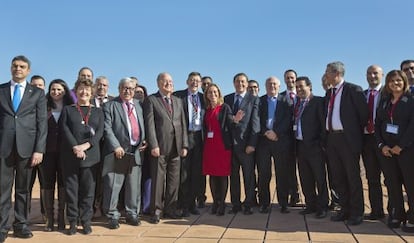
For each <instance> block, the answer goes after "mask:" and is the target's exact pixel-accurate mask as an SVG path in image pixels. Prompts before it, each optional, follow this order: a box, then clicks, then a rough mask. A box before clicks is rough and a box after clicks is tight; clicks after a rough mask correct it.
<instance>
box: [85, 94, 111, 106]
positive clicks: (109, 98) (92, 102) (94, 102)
mask: <svg viewBox="0 0 414 243" xmlns="http://www.w3.org/2000/svg"><path fill="white" fill-rule="evenodd" d="M114 98H115V97H113V96H110V95H108V101H107V102H109V101H111V100H113V99H114ZM107 102H105V103H107ZM91 104H92V105H94V106H96V100H95V97H93V98H92V99H91ZM99 108H102V107H99Z"/></svg>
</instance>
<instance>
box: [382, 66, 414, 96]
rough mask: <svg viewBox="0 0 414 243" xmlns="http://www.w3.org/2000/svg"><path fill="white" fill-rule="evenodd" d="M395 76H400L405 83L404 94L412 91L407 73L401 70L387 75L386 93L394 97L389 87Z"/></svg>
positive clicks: (392, 71)
mask: <svg viewBox="0 0 414 243" xmlns="http://www.w3.org/2000/svg"><path fill="white" fill-rule="evenodd" d="M395 76H400V77H401V78H402V80H403V82H404V88H403V90H404V93H407V92H408V91H409V89H410V84H409V83H408V78H407V75H406V74H405V72H403V71H401V70H391V71H389V72H388V73H387V76H386V77H385V89H384V92H385V93H386V94H389V95H392V91H391V89H390V88H389V87H388V84H389V83H390V82H391V79H392V78H393V77H395Z"/></svg>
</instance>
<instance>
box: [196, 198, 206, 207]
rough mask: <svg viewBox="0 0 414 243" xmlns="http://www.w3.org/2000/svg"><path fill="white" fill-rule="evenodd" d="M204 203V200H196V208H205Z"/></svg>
mask: <svg viewBox="0 0 414 243" xmlns="http://www.w3.org/2000/svg"><path fill="white" fill-rule="evenodd" d="M205 207H206V202H205V201H204V200H198V201H197V208H205Z"/></svg>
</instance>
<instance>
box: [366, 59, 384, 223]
mask: <svg viewBox="0 0 414 243" xmlns="http://www.w3.org/2000/svg"><path fill="white" fill-rule="evenodd" d="M383 77H384V72H383V71H382V68H381V67H380V66H378V65H371V66H369V67H368V69H367V81H368V89H366V90H365V91H364V94H365V97H366V100H367V103H368V111H369V115H368V123H367V126H366V127H365V129H364V147H363V150H362V159H363V161H364V166H365V175H366V177H367V180H368V193H369V194H368V195H369V202H370V204H371V213H370V214H369V215H368V216H367V218H368V219H370V220H376V219H382V218H384V210H383V201H382V187H381V166H380V158H381V154H380V151H379V150H378V147H377V142H376V140H375V135H374V134H375V128H374V127H375V124H374V123H375V115H376V110H377V105H378V102H379V100H380V97H381V89H382V84H381V80H382V78H383Z"/></svg>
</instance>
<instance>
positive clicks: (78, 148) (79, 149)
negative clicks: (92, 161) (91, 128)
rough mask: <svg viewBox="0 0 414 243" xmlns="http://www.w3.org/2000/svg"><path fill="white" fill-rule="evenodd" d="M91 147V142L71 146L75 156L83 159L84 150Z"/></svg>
mask: <svg viewBox="0 0 414 243" xmlns="http://www.w3.org/2000/svg"><path fill="white" fill-rule="evenodd" d="M90 147H91V144H90V143H89V142H86V143H83V144H79V145H75V146H73V148H72V151H73V153H74V154H75V156H76V158H78V159H82V160H85V159H86V152H85V151H86V150H88V149H89V148H90Z"/></svg>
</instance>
